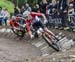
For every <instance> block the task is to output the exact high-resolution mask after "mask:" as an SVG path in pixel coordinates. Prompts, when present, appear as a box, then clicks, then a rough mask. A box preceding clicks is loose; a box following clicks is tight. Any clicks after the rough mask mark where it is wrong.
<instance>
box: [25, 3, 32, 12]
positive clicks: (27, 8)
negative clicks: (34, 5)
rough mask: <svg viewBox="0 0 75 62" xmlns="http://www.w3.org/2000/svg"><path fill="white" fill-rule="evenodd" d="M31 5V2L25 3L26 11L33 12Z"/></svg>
mask: <svg viewBox="0 0 75 62" xmlns="http://www.w3.org/2000/svg"><path fill="white" fill-rule="evenodd" d="M31 10H32V9H31V7H30V6H29V4H28V3H26V5H25V11H30V12H31Z"/></svg>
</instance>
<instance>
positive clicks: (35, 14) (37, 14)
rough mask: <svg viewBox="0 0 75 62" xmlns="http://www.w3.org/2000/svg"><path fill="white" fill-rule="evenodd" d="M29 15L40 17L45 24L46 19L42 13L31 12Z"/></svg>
mask: <svg viewBox="0 0 75 62" xmlns="http://www.w3.org/2000/svg"><path fill="white" fill-rule="evenodd" d="M31 15H34V16H42V17H43V19H44V20H42V21H44V23H46V22H47V18H46V16H45V15H44V14H43V13H36V12H31Z"/></svg>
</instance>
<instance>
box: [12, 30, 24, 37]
mask: <svg viewBox="0 0 75 62" xmlns="http://www.w3.org/2000/svg"><path fill="white" fill-rule="evenodd" d="M12 31H13V33H14V34H16V35H17V36H18V37H24V35H25V31H21V30H18V31H17V32H16V31H14V29H12Z"/></svg>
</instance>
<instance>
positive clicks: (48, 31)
mask: <svg viewBox="0 0 75 62" xmlns="http://www.w3.org/2000/svg"><path fill="white" fill-rule="evenodd" d="M44 29H45V31H46V32H47V33H48V34H50V35H52V36H55V34H54V33H53V32H52V31H50V30H49V29H48V28H47V27H45V28H44Z"/></svg>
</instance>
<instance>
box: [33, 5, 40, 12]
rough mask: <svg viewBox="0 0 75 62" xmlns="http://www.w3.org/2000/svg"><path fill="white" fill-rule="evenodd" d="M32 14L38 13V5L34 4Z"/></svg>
mask: <svg viewBox="0 0 75 62" xmlns="http://www.w3.org/2000/svg"><path fill="white" fill-rule="evenodd" d="M32 11H33V12H40V7H39V4H36V5H35V6H34V8H33V10H32Z"/></svg>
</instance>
